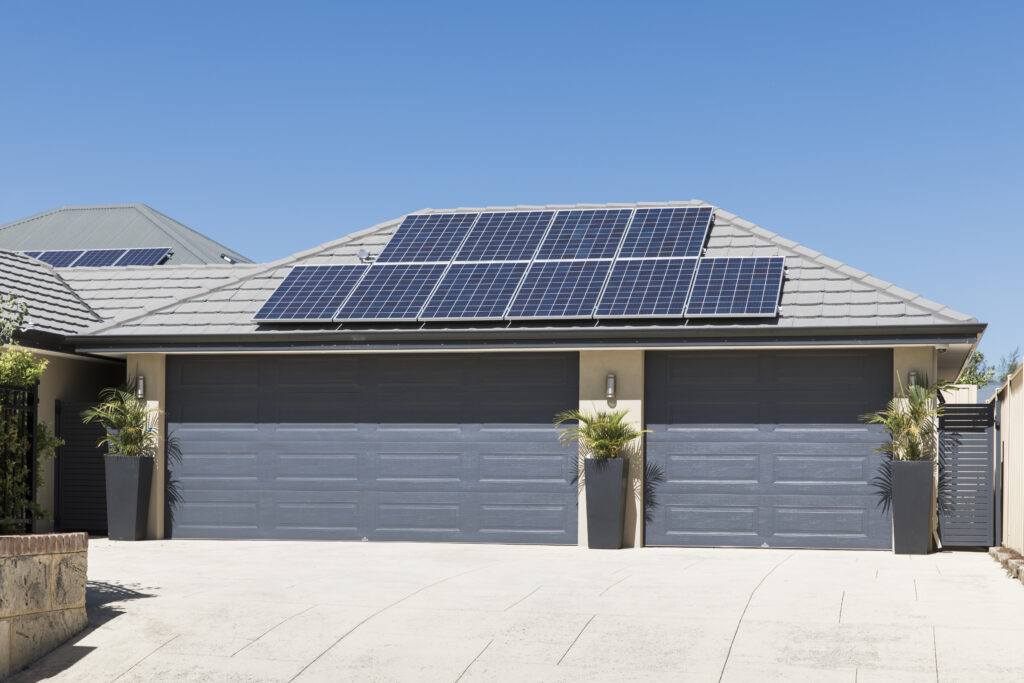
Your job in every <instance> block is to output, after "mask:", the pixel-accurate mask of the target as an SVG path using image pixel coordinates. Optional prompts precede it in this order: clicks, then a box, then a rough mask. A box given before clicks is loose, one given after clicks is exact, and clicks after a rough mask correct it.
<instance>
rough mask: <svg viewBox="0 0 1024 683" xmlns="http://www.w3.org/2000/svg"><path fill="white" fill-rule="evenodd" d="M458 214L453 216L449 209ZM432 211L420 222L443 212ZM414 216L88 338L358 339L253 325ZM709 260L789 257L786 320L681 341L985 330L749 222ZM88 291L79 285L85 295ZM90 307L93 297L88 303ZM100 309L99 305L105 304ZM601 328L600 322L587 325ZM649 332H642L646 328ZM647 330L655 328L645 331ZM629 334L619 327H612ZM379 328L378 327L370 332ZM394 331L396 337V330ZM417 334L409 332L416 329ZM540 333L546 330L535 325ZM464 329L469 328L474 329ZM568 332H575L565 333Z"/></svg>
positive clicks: (724, 238)
mask: <svg viewBox="0 0 1024 683" xmlns="http://www.w3.org/2000/svg"><path fill="white" fill-rule="evenodd" d="M696 205H705V206H706V205H708V204H707V203H706V202H701V201H697V200H692V201H689V202H666V203H639V204H607V205H592V204H587V205H572V206H564V205H557V206H546V207H536V206H517V207H487V208H486V209H479V208H476V209H469V208H460V209H458V210H459V211H484V210H486V211H493V210H501V211H509V210H524V211H525V210H531V211H532V210H538V209H579V208H623V207H625V208H629V207H634V206H636V207H662V206H696ZM446 211H451V209H449V210H446ZM440 212H441V211H438V210H433V209H426V210H424V211H421V212H417V213H440ZM403 218H404V217H399V218H397V219H395V220H392V221H387V222H385V223H381V224H379V225H376V226H374V227H372V228H369V229H367V230H364V231H361V232H357V233H353V234H351V235H348V236H347V237H343V238H341V239H338V240H335V241H333V242H328V243H326V244H324V245H321V246H319V247H316V248H314V249H310V250H308V251H304V252H300V253H298V254H295V255H293V256H290V257H288V258H285V259H282V260H280V261H275V262H273V263H269V264H264V265H259V266H247V267H246V268H245V270H244V271H243V270H236V269H230V272H229V275H230V276H231V277H229V278H228V281H225V282H221V283H218V284H215V285H214V286H212V287H209V288H206V287H203V288H202V289H201V291H198V292H195V293H191V294H187V295H186V296H185V297H184V298H182V299H180V300H178V301H175V302H173V303H167V304H165V305H158V306H156V307H150V306H146V307H145V308H146V309H147V310H145V311H144V312H142V311H140V312H138V313H137V314H130V313H129V314H125V315H120V316H118V317H117V319H116V320H108V322H105V323H102V324H99V325H96V326H95V327H93V328H92V329H91V330H89V331H88V333H87V334H88V336H116V337H128V336H147V337H148V336H159V337H179V336H188V337H193V336H206V335H210V336H212V335H218V336H225V335H227V336H232V337H233V336H236V335H242V336H244V337H246V338H247V339H248V338H251V339H253V340H255V339H258V338H259V336H260V335H270V334H275V333H276V334H288V333H294V334H296V335H298V334H303V333H309V332H310V331H316V330H320V331H336V332H338V333H340V334H339V336H345V333H346V332H349V333H351V334H358V333H359V332H360V331H363V330H366V329H367V326H366V325H360V326H358V327H357V326H352V325H345V326H341V325H338V324H337V323H330V324H327V325H320V326H317V325H291V326H284V325H258V324H256V323H255V322H254V321H253V320H252V317H253V315H254V314H255V313H256V311H257V310H258V309H259V308H260V306H261V305H262V304H263V302H264V301H265V300H266V299H267V297H269V296H270V294H271V293H272V292H273V291H274V289H275V288H276V287H277V285H278V284H279V283H280V282H281V280H282V279H283V278H284V277H285V275H287V274H288V272H289V271H290V270H291V267H292V266H295V265H299V264H344V263H353V264H354V263H359V259H358V257H357V252H358V251H359V250H360V249H368V250H370V252H371V253H379V252H380V250H381V249H382V248H383V246H384V245H385V244H386V243H387V241H388V239H389V237H390V236H391V235H392V234H393V233H394V231H395V229H396V228H397V227H398V225H399V224H400V223H401V221H402V219H403ZM707 256H709V257H716V256H784V257H786V282H785V284H784V286H783V291H782V300H781V303H780V307H779V316H778V317H777V318H775V319H771V320H765V321H751V320H727V321H721V320H717V321H716V320H710V321H704V320H700V321H697V320H685V321H684V320H677V321H670V322H669V323H668V324H667V325H668V327H669V328H670V329H678V330H679V333H680V335H685V334H687V331H690V330H697V329H703V328H715V329H718V330H721V331H722V332H723V333H727V332H728V331H729V330H736V329H740V328H742V329H746V330H751V329H753V330H758V329H761V330H780V329H790V330H793V329H798V328H807V329H812V328H813V329H821V328H849V329H855V328H857V329H863V328H878V329H882V328H886V327H890V328H896V327H900V328H903V327H908V326H910V327H914V326H953V325H960V326H964V325H977V326H979V327H980V325H979V323H978V321H977V320H976V319H975V318H973V317H971V316H969V315H966V314H964V313H960V312H957V311H954V310H952V309H950V308H948V307H946V306H943V305H942V304H938V303H936V302H934V301H929V300H928V299H925V298H924V297H922V296H919V295H917V294H915V293H913V292H910V291H907V290H905V289H902V288H900V287H897V286H896V285H894V284H891V283H889V282H885V281H883V280H880V279H878V278H876V277H873V276H871V275H869V274H867V273H865V272H863V271H860V270H857V269H855V268H852V267H850V266H848V265H846V264H844V263H842V262H840V261H837V260H835V259H832V258H829V257H827V256H824V255H823V254H820V253H818V252H816V251H814V250H812V249H809V248H807V247H804V246H803V245H800V244H798V243H796V242H793V241H792V240H788V239H785V238H783V237H780V236H779V235H777V234H775V233H772V232H769V231H767V230H765V229H763V228H761V227H758V226H757V225H755V224H753V223H751V222H749V221H746V220H743V219H742V218H739V217H738V216H735V215H734V214H731V213H728V212H727V211H723V210H721V209H716V220H715V224H714V227H713V228H712V230H711V234H710V237H709V242H708V246H707ZM77 286H78V285H77V284H76V287H77ZM83 296H86V297H87V298H88V297H89V296H90V295H88V294H83ZM96 305H97V306H99V305H100V304H99V303H98V302H97V304H96ZM585 324H586V326H587V327H593V321H586V323H585ZM638 324H639V323H638ZM643 324H644V325H646V324H647V323H646V322H644V323H643ZM444 326H445V324H444V323H432V324H412V327H413V328H414V329H415V328H417V327H419V328H422V329H430V330H436V329H439V328H443V327H444ZM612 326H614V327H617V328H621V327H622V324H621V323H617V324H614V325H609V327H612ZM370 327H372V326H370ZM387 327H388V328H394V327H395V325H394V324H391V325H388V326H387ZM407 327H408V324H407ZM469 327H473V328H476V329H479V328H490V329H494V330H496V331H498V332H499V333H500V331H503V330H504V331H508V330H509V329H510V328H514V326H510V325H508V324H505V323H503V324H495V325H490V326H488V325H486V324H479V325H475V326H474V325H470V326H469ZM533 327H534V328H535V327H536V326H533ZM458 329H463V330H464V329H468V328H467V326H466V324H462V325H460V326H458ZM560 329H566V328H565V327H560Z"/></svg>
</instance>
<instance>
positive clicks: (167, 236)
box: [0, 204, 250, 265]
mask: <svg viewBox="0 0 1024 683" xmlns="http://www.w3.org/2000/svg"><path fill="white" fill-rule="evenodd" d="M133 247H171V248H172V249H173V250H174V253H173V254H172V255H171V257H170V259H168V261H167V263H168V264H173V265H182V264H190V263H192V264H200V263H211V264H224V263H225V261H224V259H223V258H221V254H226V255H227V256H229V257H231V258H233V259H234V260H236V261H238V262H240V263H249V262H250V261H249V259H247V258H246V257H244V256H242V255H241V254H239V253H238V252H236V251H234V250H233V249H229V248H227V247H225V246H224V245H223V244H219V243H218V242H215V241H213V240H212V239H210V238H209V237H207V236H206V235H202V234H200V233H198V232H196V231H195V230H193V229H192V228H190V227H188V226H186V225H182V224H181V223H179V222H178V221H176V220H174V219H173V218H170V217H168V216H165V215H164V214H162V213H160V212H159V211H156V210H155V209H152V208H150V207H148V206H146V205H145V204H108V205H99V206H62V207H60V208H58V209H53V210H52V211H46V212H44V213H40V214H37V215H35V216H30V217H28V218H23V219H21V220H19V221H14V222H13V223H8V224H7V225H0V249H10V250H12V251H33V250H46V249H116V248H133Z"/></svg>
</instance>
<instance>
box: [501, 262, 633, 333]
mask: <svg viewBox="0 0 1024 683" xmlns="http://www.w3.org/2000/svg"><path fill="white" fill-rule="evenodd" d="M612 263H613V261H612V259H576V260H535V261H534V262H533V263H531V264H530V267H529V268H528V269H527V271H526V274H525V275H524V276H523V280H522V282H521V283H520V285H519V289H518V291H517V292H516V294H515V296H514V297H513V298H512V301H511V302H510V303H509V306H508V309H507V310H506V311H505V316H504V318H505V320H580V319H592V318H593V317H594V315H593V314H594V307H595V306H596V305H597V301H598V299H599V298H600V296H601V292H602V291H603V288H604V284H605V282H606V280H607V278H608V273H609V271H610V270H611V266H612ZM587 269H592V271H593V272H592V273H591V274H590V277H589V278H588V281H587V282H584V283H582V286H580V284H574V285H573V286H571V287H569V288H568V289H569V292H568V293H567V294H566V293H565V290H566V287H565V285H566V284H568V283H571V282H572V280H571V279H570V277H569V276H572V275H573V274H574V272H575V273H576V274H578V275H580V276H583V275H585V274H586V273H585V271H586V270H587ZM531 280H533V281H535V283H536V284H534V282H531ZM581 280H582V277H581V278H577V282H580V281H581ZM552 285H557V286H554V287H553V286H552ZM577 291H579V292H582V299H581V298H580V296H578V295H576V292H577ZM538 292H539V296H540V297H541V298H540V300H539V301H536V303H532V302H533V301H535V299H534V298H533V297H536V296H538ZM566 297H569V298H568V299H566ZM521 299H522V301H520V300H521ZM552 299H553V300H552ZM574 299H575V301H576V303H575V304H572V301H573V300H574ZM545 300H547V303H544V301H545ZM555 307H558V308H560V311H559V312H557V313H543V314H541V313H538V312H536V311H537V310H538V309H541V310H550V309H553V308H555ZM527 311H534V312H532V313H530V312H527Z"/></svg>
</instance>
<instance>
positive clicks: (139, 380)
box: [135, 375, 146, 399]
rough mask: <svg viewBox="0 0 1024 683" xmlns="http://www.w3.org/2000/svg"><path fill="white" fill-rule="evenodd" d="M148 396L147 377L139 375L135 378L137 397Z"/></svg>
mask: <svg viewBox="0 0 1024 683" xmlns="http://www.w3.org/2000/svg"><path fill="white" fill-rule="evenodd" d="M145 397H146V378H145V377H143V376H142V375H139V376H138V377H136V378H135V398H140V399H141V398H145Z"/></svg>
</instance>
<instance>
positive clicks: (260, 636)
mask: <svg viewBox="0 0 1024 683" xmlns="http://www.w3.org/2000/svg"><path fill="white" fill-rule="evenodd" d="M314 607H316V605H310V606H309V607H307V608H306V609H304V610H301V611H299V612H296V613H295V614H293V615H291V616H289V617H285V618H284V619H282V620H281V621H279V622H278V623H276V624H274V625H273V626H271V627H270V628H268V629H267V630H266V631H264V632H263V633H261V634H259V635H258V636H256V638H254V639H253V640H250V641H249V642H248V643H246V644H245V645H243V646H242V647H240V648H238V649H237V650H235V651H234V652H232V653H231V656H232V657H234V656H235V655H237V654H238V653H239V652H241V651H242V650H244V649H245V648H247V647H249V646H250V645H254V644H255V643H257V642H259V641H260V640H261V639H262V638H263V636H265V635H267V634H268V633H270V632H271V631H273V630H274V629H275V628H277V627H278V626H282V625H284V624H285V623H287V622H289V621H291V620H292V619H294V618H295V617H297V616H299V615H300V614H305V613H306V612H308V611H309V610H311V609H313V608H314Z"/></svg>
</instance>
